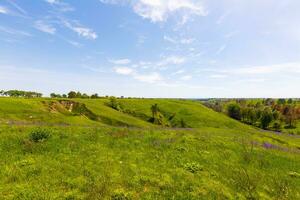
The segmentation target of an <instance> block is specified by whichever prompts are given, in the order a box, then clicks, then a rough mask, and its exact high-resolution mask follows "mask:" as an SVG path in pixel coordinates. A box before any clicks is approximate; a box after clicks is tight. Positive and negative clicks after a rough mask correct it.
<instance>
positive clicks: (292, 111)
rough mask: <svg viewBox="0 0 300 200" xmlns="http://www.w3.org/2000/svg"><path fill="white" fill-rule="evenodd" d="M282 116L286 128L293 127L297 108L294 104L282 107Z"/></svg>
mask: <svg viewBox="0 0 300 200" xmlns="http://www.w3.org/2000/svg"><path fill="white" fill-rule="evenodd" d="M282 114H283V116H284V118H285V122H286V123H287V125H288V128H293V127H294V126H295V122H296V120H297V109H296V106H295V105H290V104H288V105H286V106H285V107H284V108H283V113H282Z"/></svg>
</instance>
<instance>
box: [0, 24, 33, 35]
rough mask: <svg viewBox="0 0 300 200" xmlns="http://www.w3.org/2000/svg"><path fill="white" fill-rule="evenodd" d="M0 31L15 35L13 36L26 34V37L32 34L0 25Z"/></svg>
mask: <svg viewBox="0 0 300 200" xmlns="http://www.w3.org/2000/svg"><path fill="white" fill-rule="evenodd" d="M0 32H4V33H6V34H10V35H15V36H26V37H31V36H32V34H31V33H28V32H25V31H20V30H15V29H12V28H8V27H4V26H0Z"/></svg>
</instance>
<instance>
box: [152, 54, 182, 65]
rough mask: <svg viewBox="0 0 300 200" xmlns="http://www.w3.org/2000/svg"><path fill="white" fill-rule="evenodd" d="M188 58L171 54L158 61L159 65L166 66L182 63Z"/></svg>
mask: <svg viewBox="0 0 300 200" xmlns="http://www.w3.org/2000/svg"><path fill="white" fill-rule="evenodd" d="M185 60H186V58H185V57H181V56H169V57H165V58H163V59H162V60H161V61H159V62H158V64H157V65H158V66H166V65H180V64H183V63H184V62H185Z"/></svg>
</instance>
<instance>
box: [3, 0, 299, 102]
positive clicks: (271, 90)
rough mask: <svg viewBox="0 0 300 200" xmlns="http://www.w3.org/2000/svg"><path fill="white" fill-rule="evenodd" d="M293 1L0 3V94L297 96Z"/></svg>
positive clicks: (33, 0) (296, 5)
mask: <svg viewBox="0 0 300 200" xmlns="http://www.w3.org/2000/svg"><path fill="white" fill-rule="evenodd" d="M299 9H300V1H298V0H284V1H278V0H264V1H262V0H251V1H250V0H87V1H82V0H27V1H22V0H0V46H1V48H0V86H1V87H0V89H5V90H6V89H24V90H35V91H40V92H43V93H44V94H45V95H47V94H49V93H50V92H58V93H66V92H68V91H70V90H76V91H77V90H79V91H82V92H87V93H94V92H97V93H99V94H100V95H116V96H121V95H124V96H138V97H187V98H200V97H203V98H204V97H299V94H300V93H299V88H300V12H299Z"/></svg>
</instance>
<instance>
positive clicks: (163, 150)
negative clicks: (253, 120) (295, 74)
mask: <svg viewBox="0 0 300 200" xmlns="http://www.w3.org/2000/svg"><path fill="white" fill-rule="evenodd" d="M108 102H109V101H108V100H107V99H97V100H90V99H87V100H86V99H72V100H68V99H65V100H58V99H16V98H15V99H14V98H0V122H1V126H0V155H1V157H0V180H1V181H0V196H1V199H115V200H117V199H300V192H299V191H300V171H299V169H300V138H299V137H297V136H291V135H287V134H278V133H273V132H268V131H261V130H259V129H255V128H252V127H250V126H247V125H244V124H241V123H239V122H238V121H235V120H232V119H230V118H228V117H226V116H225V115H222V114H219V113H216V112H214V111H212V110H210V109H208V108H206V107H204V106H202V105H201V104H200V103H199V102H194V101H189V100H168V99H119V100H118V102H119V103H120V105H121V107H122V111H117V110H115V109H112V108H110V107H109V106H107V103H108ZM153 104H158V106H159V108H160V110H161V112H162V113H163V115H164V116H165V117H166V118H167V119H169V118H170V116H172V120H171V122H172V124H173V125H174V126H173V127H162V126H158V125H154V124H152V123H151V122H150V121H149V119H151V116H152V113H151V110H150V107H151V106H152V105H153ZM182 119H183V120H184V121H185V122H186V124H187V128H179V127H177V126H176V125H177V122H178V121H180V120H182Z"/></svg>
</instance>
